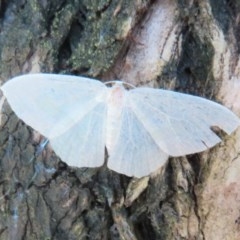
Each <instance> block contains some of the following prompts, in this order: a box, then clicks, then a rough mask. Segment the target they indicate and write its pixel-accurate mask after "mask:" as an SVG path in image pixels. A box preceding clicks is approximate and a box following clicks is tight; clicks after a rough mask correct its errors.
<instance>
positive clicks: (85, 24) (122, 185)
mask: <svg viewBox="0 0 240 240" xmlns="http://www.w3.org/2000/svg"><path fill="white" fill-rule="evenodd" d="M239 12H240V3H239V2H238V1H233V0H232V1H230V0H228V1H227V0H219V1H213V0H203V1H200V0H196V1H191V0H190V1H184V0H179V1H174V0H155V1H150V0H136V1H135V0H134V1H133V0H132V1H128V0H121V1H118V0H112V1H110V0H101V1H97V0H93V1H87V0H81V1H79V0H51V1H47V0H40V1H39V0H2V1H1V2H0V17H1V19H0V21H1V22H0V24H1V25H0V80H1V82H2V83H3V82H4V81H6V80H7V79H9V78H11V77H13V76H15V75H18V74H22V73H27V72H58V73H71V74H77V75H87V76H90V77H97V78H99V79H103V80H108V79H125V81H128V82H130V83H132V84H135V85H150V86H158V87H163V88H168V89H174V90H176V91H181V92H187V93H193V94H197V95H200V96H204V97H206V98H209V99H214V100H217V101H219V102H221V103H222V104H223V105H225V106H227V107H229V108H231V109H232V110H233V111H234V112H235V113H237V114H240V80H239V76H240V59H239V53H240V44H239V39H240V30H239V19H240V15H239ZM23 87H24V86H23ZM40 140H41V137H40V136H39V134H37V133H36V132H34V131H32V129H30V128H29V127H28V126H26V125H24V124H23V123H22V122H21V121H19V119H18V118H17V117H16V116H15V115H14V113H13V112H12V111H11V109H10V108H9V107H8V105H7V103H4V105H3V108H2V113H1V131H0V147H1V149H0V239H3V240H5V239H14V240H15V239H16V240H18V239H19V240H20V239H24V240H25V239H26V240H29V239H41V240H42V239H56V240H60V239H64V240H65V239H128V240H130V239H139V240H141V239H143V240H145V239H164V240H165V239H209V240H212V239H229V240H234V239H240V211H239V209H240V177H239V171H240V157H239V146H240V141H239V130H238V131H237V132H236V133H235V134H233V135H231V136H224V137H223V140H224V141H223V142H222V143H221V144H220V145H218V146H216V147H215V148H213V149H212V150H209V151H206V152H204V153H202V154H196V155H193V156H187V157H182V158H174V159H170V160H169V161H168V162H167V163H166V165H165V166H164V167H163V168H162V169H160V170H157V171H156V172H155V173H153V174H152V175H151V176H149V177H145V178H143V179H139V180H137V179H130V178H128V177H126V176H123V175H119V174H117V173H115V172H112V171H110V170H108V169H107V168H106V167H105V166H103V167H101V168H99V169H73V168H70V167H68V166H67V165H66V164H64V163H63V162H61V161H60V159H58V158H57V157H56V156H55V155H54V153H52V152H51V150H50V148H47V149H46V150H45V151H44V152H43V153H42V154H41V155H38V154H37V148H38V144H39V142H40ZM66 144H67V143H66Z"/></svg>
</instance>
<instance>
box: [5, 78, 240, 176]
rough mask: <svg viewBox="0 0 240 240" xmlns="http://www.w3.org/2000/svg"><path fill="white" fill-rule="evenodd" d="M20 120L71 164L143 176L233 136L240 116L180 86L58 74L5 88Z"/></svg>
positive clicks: (21, 80)
mask: <svg viewBox="0 0 240 240" xmlns="http://www.w3.org/2000/svg"><path fill="white" fill-rule="evenodd" d="M1 89H2V91H3V93H4V95H5V96H6V98H7V100H8V102H9V104H10V105H11V107H12V109H13V110H14V112H15V113H16V114H17V116H18V117H19V118H21V119H22V120H23V121H24V122H26V123H27V124H28V125H30V126H31V127H33V128H34V129H36V130H37V131H39V132H40V133H42V134H43V135H44V136H46V137H47V138H48V139H49V140H50V143H51V146H52V148H53V149H54V151H55V152H56V154H57V155H58V156H59V157H60V158H61V159H62V160H63V161H65V162H66V163H67V164H68V165H70V166H75V167H99V166H101V165H103V163H104V154H105V147H106V148H107V151H108V155H109V158H108V161H107V165H108V167H109V168H110V169H112V170H114V171H116V172H119V173H123V174H125V175H128V176H135V177H142V176H145V175H148V174H149V173H151V172H153V171H154V170H156V169H157V168H159V167H161V166H162V165H163V164H164V162H165V161H166V160H167V159H168V157H169V156H173V157H177V156H182V155H187V154H192V153H196V152H201V151H204V150H206V149H208V148H210V147H212V146H214V145H215V144H217V143H219V142H220V141H221V139H220V138H219V137H218V136H217V135H216V134H215V133H214V132H213V131H212V130H211V127H212V126H218V127H219V128H221V129H222V130H224V131H225V132H226V133H228V134H231V133H232V132H233V131H234V130H235V129H236V128H237V127H238V126H239V124H240V120H239V118H238V117H237V116H236V115H235V114H234V113H232V112H231V111H230V110H228V109H227V108H225V107H223V106H221V105H220V104H217V103H215V102H212V101H209V100H206V99H203V98H200V97H195V96H191V95H187V94H182V93H177V92H173V91H167V90H160V89H152V88H146V87H142V88H134V89H131V90H125V88H124V87H123V83H122V82H119V81H115V85H114V86H113V87H107V86H106V85H105V84H103V83H102V82H100V81H97V80H93V79H89V78H84V77H76V76H68V75H55V74H30V75H22V76H19V77H15V78H13V79H12V80H10V81H8V82H7V83H6V84H4V85H3V86H2V87H1Z"/></svg>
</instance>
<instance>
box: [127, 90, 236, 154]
mask: <svg viewBox="0 0 240 240" xmlns="http://www.w3.org/2000/svg"><path fill="white" fill-rule="evenodd" d="M129 93H130V97H129V99H130V102H131V106H132V109H133V111H134V113H135V114H136V116H137V117H138V119H141V120H142V124H143V127H144V129H145V130H146V132H148V133H149V135H150V136H151V138H152V139H153V140H154V142H155V144H157V145H158V146H159V147H160V148H161V149H162V151H164V152H165V153H167V154H169V155H171V156H182V155H187V154H192V153H196V152H201V151H204V150H206V149H207V148H210V147H212V146H214V145H215V144H217V143H218V142H220V141H221V139H220V138H219V137H218V136H217V135H216V134H215V133H214V132H213V131H212V130H211V127H213V126H218V127H219V128H221V129H222V130H224V131H225V132H226V133H228V134H230V133H232V132H233V131H234V130H235V129H236V128H237V127H238V126H239V124H240V120H239V118H238V117H237V116H236V115H235V114H234V113H232V112H231V111H230V110H229V109H227V108H226V107H224V106H222V105H220V104H217V103H215V102H213V101H209V100H206V99H204V98H200V97H196V96H192V95H188V94H182V93H177V92H173V91H167V90H160V89H150V88H137V89H133V90H130V92H129Z"/></svg>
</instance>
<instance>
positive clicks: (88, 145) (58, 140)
mask: <svg viewBox="0 0 240 240" xmlns="http://www.w3.org/2000/svg"><path fill="white" fill-rule="evenodd" d="M1 89H2V91H3V93H4V95H5V96H6V98H7V100H8V102H9V104H10V106H11V107H12V109H13V111H14V112H15V113H16V114H17V116H18V117H19V118H21V119H22V120H23V121H24V122H26V123H27V124H28V125H29V126H31V127H32V128H34V129H36V130H37V131H39V132H40V133H42V134H43V135H44V136H46V137H47V138H49V140H50V143H51V144H52V146H53V149H54V150H55V151H56V153H57V154H58V155H59V156H60V157H61V158H62V160H63V161H66V162H67V163H68V164H69V165H74V166H85V167H87V166H99V165H101V164H102V163H103V161H104V144H105V128H106V126H105V118H106V104H105V103H106V101H105V98H106V91H107V88H106V86H105V85H104V84H102V83H101V82H100V81H96V80H90V79H88V78H83V77H75V76H68V75H55V74H29V75H22V76H19V77H16V78H13V79H12V80H10V81H8V82H7V83H6V84H4V85H3V86H2V87H1ZM91 128H92V129H94V131H92V132H90V131H89V129H91ZM86 129H87V130H86ZM85 130H86V131H85Z"/></svg>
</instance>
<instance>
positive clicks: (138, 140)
mask: <svg viewBox="0 0 240 240" xmlns="http://www.w3.org/2000/svg"><path fill="white" fill-rule="evenodd" d="M126 95H127V94H126ZM126 97H127V96H126ZM108 154H109V158H108V167H109V168H110V169H112V170H114V171H116V172H119V173H123V174H125V175H128V176H135V177H142V176H145V175H148V174H149V173H151V172H153V171H155V170H156V169H158V168H159V167H161V166H162V165H163V164H164V163H165V161H166V160H167V159H168V154H166V153H164V152H163V151H162V150H161V149H160V148H159V146H158V145H157V144H156V143H155V142H154V140H153V139H152V137H151V135H150V134H149V132H148V131H147V130H146V128H145V127H144V125H143V124H142V121H141V120H140V119H139V118H138V116H137V115H136V114H135V113H134V111H133V109H132V106H131V105H130V104H129V102H128V99H127V100H126V104H125V106H124V107H123V109H122V114H121V121H119V126H116V141H115V145H114V147H113V148H112V149H108Z"/></svg>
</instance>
